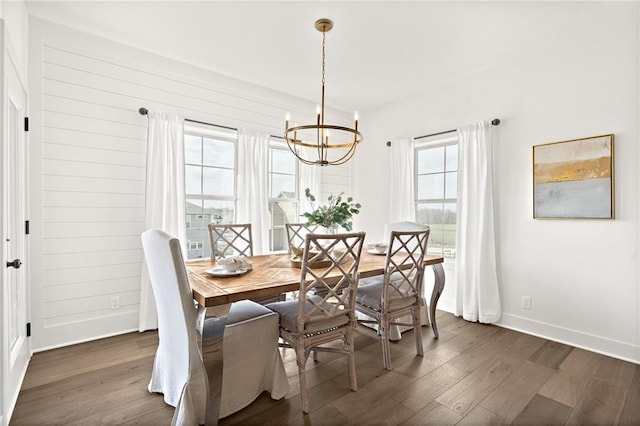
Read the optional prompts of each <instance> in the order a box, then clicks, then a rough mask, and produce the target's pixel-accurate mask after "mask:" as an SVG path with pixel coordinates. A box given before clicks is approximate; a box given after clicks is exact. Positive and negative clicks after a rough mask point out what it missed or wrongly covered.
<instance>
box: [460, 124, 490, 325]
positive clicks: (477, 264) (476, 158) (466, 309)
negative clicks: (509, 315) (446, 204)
mask: <svg viewBox="0 0 640 426" xmlns="http://www.w3.org/2000/svg"><path fill="white" fill-rule="evenodd" d="M491 132H492V130H491V123H490V122H488V121H483V122H480V123H474V124H470V125H467V126H464V127H462V128H460V129H458V147H459V148H458V217H457V220H458V232H457V236H456V250H457V253H456V274H455V275H456V285H457V286H456V315H457V316H462V317H463V318H464V319H466V320H468V321H480V322H483V323H494V322H497V321H498V320H500V315H501V308H500V293H499V290H498V277H497V272H496V248H495V225H494V217H493V180H492V179H493V159H492V156H493V148H492V135H491Z"/></svg>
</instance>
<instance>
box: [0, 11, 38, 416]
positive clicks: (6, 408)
mask: <svg viewBox="0 0 640 426" xmlns="http://www.w3.org/2000/svg"><path fill="white" fill-rule="evenodd" d="M16 58H17V55H16V54H15V51H14V50H13V46H12V44H11V42H10V39H9V36H8V33H7V27H6V22H5V21H4V19H0V120H2V124H3V125H2V134H0V141H1V144H0V147H1V149H0V165H1V166H2V169H1V170H2V172H1V173H0V210H1V211H2V234H3V235H2V240H4V233H5V230H7V229H8V226H9V225H8V224H7V223H6V221H7V218H6V215H5V214H4V213H5V212H6V209H7V208H8V200H7V185H8V184H9V182H8V180H7V179H6V175H5V171H6V170H7V169H8V167H7V166H8V162H9V161H10V159H9V158H8V156H7V153H8V146H9V130H8V126H7V125H8V122H9V119H8V114H9V112H8V110H7V107H8V102H9V96H10V91H11V90H10V86H9V75H10V73H11V72H13V74H14V75H15V80H16V81H15V83H14V84H16V85H18V86H19V88H20V91H21V92H22V93H23V94H24V111H23V112H24V115H25V116H26V115H27V112H28V91H27V85H26V84H25V80H24V78H25V77H24V76H21V75H20V71H19V67H18V66H17V60H16ZM22 130H26V129H22ZM23 138H24V139H23V140H24V142H25V143H24V146H23V147H22V148H21V149H22V150H23V156H22V158H21V161H22V164H21V165H20V166H19V167H20V168H21V169H22V170H21V173H23V176H24V181H23V185H24V186H23V188H22V192H23V197H24V198H23V201H24V204H23V208H24V219H25V220H26V219H27V218H28V217H29V197H28V194H29V173H28V171H29V160H28V156H29V149H28V133H24V136H23ZM20 236H21V237H22V238H24V244H23V250H22V251H23V252H22V253H21V254H20V258H21V260H22V262H23V266H22V268H23V269H22V271H23V273H24V287H25V295H24V296H25V312H24V314H25V319H26V322H29V321H30V307H31V302H30V300H31V295H30V279H29V242H28V238H27V236H26V232H25V234H22V233H21V234H20ZM6 248H7V246H6V244H5V241H2V244H0V259H1V260H0V262H2V265H0V267H1V268H2V273H1V274H0V277H1V283H0V284H1V287H0V330H2V337H1V338H0V425H3V426H4V425H7V424H8V423H9V420H10V419H11V414H12V413H13V410H14V408H15V405H16V402H17V400H18V394H19V388H20V386H21V384H22V382H23V381H24V377H25V374H26V370H27V367H28V365H29V361H30V359H31V355H32V350H31V343H30V339H29V338H28V336H27V337H26V341H25V345H26V352H27V354H26V356H27V359H26V362H25V365H24V368H22V370H21V371H19V372H18V376H17V377H18V379H17V390H16V389H15V388H12V389H9V386H8V384H7V381H8V378H7V377H6V376H7V374H8V373H9V366H10V363H11V359H10V357H11V354H10V350H9V348H7V347H5V346H6V345H5V337H4V336H5V335H6V332H7V330H8V324H7V321H8V312H7V310H6V306H5V305H6V304H7V303H8V301H7V300H5V299H4V298H5V295H4V293H5V286H6V285H7V281H8V279H7V277H8V273H7V268H6V265H5V264H4V263H5V261H6V260H7V256H8V255H9V254H10V253H7V250H6ZM25 328H26V324H25ZM25 331H26V330H25Z"/></svg>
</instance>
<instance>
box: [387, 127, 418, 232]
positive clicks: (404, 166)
mask: <svg viewBox="0 0 640 426" xmlns="http://www.w3.org/2000/svg"><path fill="white" fill-rule="evenodd" d="M413 148H414V144H413V139H399V140H395V141H392V142H391V179H389V181H390V183H391V192H390V208H389V222H390V223H395V222H403V221H411V222H413V221H415V218H416V206H415V195H414V192H413V191H414V186H413V181H414V177H413V174H414V168H415V166H414V161H413V158H414V152H413V151H414V150H413Z"/></svg>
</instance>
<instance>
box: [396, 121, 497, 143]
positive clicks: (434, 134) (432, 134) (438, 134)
mask: <svg viewBox="0 0 640 426" xmlns="http://www.w3.org/2000/svg"><path fill="white" fill-rule="evenodd" d="M491 125H492V126H499V125H500V119H499V118H494V119H493V120H491ZM457 131H458V129H453V130H445V131H444V132H436V133H430V134H428V135H423V136H418V137H415V138H413V139H422V138H429V137H431V136H440V135H446V134H447V133H453V132H457ZM387 146H391V141H387Z"/></svg>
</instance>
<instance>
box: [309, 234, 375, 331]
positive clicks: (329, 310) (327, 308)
mask: <svg viewBox="0 0 640 426" xmlns="http://www.w3.org/2000/svg"><path fill="white" fill-rule="evenodd" d="M364 236H365V233H364V232H355V233H348V234H335V235H334V234H326V235H325V234H313V233H312V234H307V235H306V236H305V246H304V253H303V258H302V268H301V269H302V270H301V272H302V274H301V276H302V278H301V282H300V295H299V299H298V324H297V326H298V331H299V332H303V331H304V330H305V327H306V326H307V325H308V323H312V322H317V321H325V320H329V319H332V318H334V317H337V316H344V315H348V316H349V320H350V321H355V314H354V309H355V291H356V288H357V285H358V266H359V264H360V256H361V253H362V246H363V243H364ZM318 262H322V263H318ZM320 264H321V265H323V266H321V267H316V265H320Z"/></svg>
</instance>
